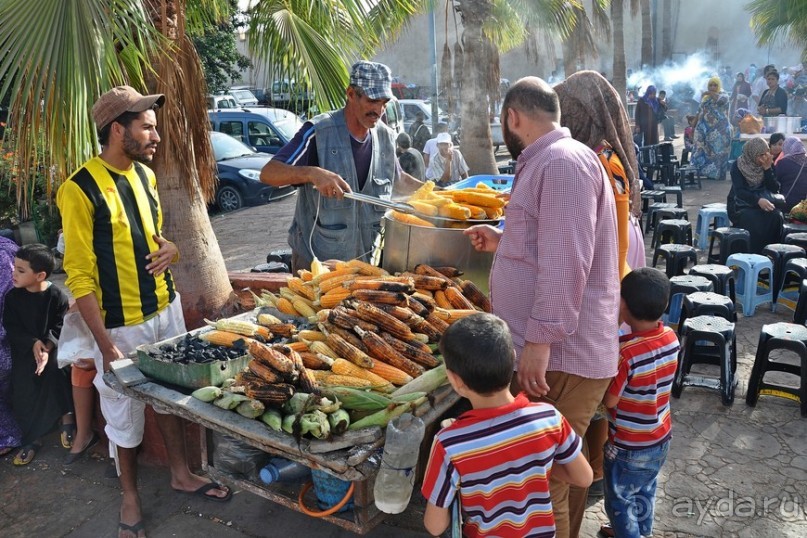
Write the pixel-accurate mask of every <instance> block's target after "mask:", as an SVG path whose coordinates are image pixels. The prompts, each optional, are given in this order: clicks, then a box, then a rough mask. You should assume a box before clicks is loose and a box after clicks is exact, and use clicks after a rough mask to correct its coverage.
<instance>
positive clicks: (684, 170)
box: [678, 166, 701, 190]
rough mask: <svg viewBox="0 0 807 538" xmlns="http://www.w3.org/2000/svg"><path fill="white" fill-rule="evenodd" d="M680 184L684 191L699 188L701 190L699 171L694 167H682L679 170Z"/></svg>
mask: <svg viewBox="0 0 807 538" xmlns="http://www.w3.org/2000/svg"><path fill="white" fill-rule="evenodd" d="M678 184H679V185H681V188H682V189H686V188H690V187H698V190H700V189H701V178H700V176H699V175H698V169H697V168H695V167H694V166H681V167H679V168H678Z"/></svg>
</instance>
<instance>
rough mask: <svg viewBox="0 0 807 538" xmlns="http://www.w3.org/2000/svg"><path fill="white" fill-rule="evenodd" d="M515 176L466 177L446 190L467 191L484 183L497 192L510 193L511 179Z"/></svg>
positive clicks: (483, 175) (485, 175)
mask: <svg viewBox="0 0 807 538" xmlns="http://www.w3.org/2000/svg"><path fill="white" fill-rule="evenodd" d="M514 178H515V176H513V175H510V174H496V175H490V174H480V175H476V176H468V179H463V180H461V181H457V182H456V183H453V184H452V185H450V186H448V187H447V189H449V190H452V189H467V188H468V187H476V185H477V184H478V183H484V184H485V185H487V186H488V187H490V188H491V189H494V190H496V191H498V192H510V189H511V188H512V187H513V179H514Z"/></svg>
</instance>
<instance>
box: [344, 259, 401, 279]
mask: <svg viewBox="0 0 807 538" xmlns="http://www.w3.org/2000/svg"><path fill="white" fill-rule="evenodd" d="M346 263H347V265H348V267H358V269H359V273H361V274H363V275H375V276H379V275H388V274H389V273H388V272H387V271H385V270H384V269H382V268H380V267H376V266H375V265H371V264H369V263H367V262H363V261H361V260H350V261H348V262H346ZM337 267H338V264H337Z"/></svg>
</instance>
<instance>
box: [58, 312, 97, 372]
mask: <svg viewBox="0 0 807 538" xmlns="http://www.w3.org/2000/svg"><path fill="white" fill-rule="evenodd" d="M96 349H97V348H96V345H95V338H94V337H93V335H92V333H91V332H90V328H89V327H87V324H86V323H84V318H82V317H81V314H80V313H79V312H68V313H67V314H65V316H64V323H63V324H62V332H61V334H60V335H59V344H58V346H57V352H56V362H57V364H58V365H59V368H64V367H65V366H68V365H72V364H73V363H74V362H76V361H77V360H78V359H92V358H94V357H95V350H96Z"/></svg>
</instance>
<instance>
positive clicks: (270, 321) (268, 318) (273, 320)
mask: <svg viewBox="0 0 807 538" xmlns="http://www.w3.org/2000/svg"><path fill="white" fill-rule="evenodd" d="M256 320H257V322H258V325H263V326H264V327H268V326H269V325H275V324H277V323H283V321H282V320H281V319H280V318H278V317H277V316H273V315H272V314H267V313H265V312H261V313H260V314H258V315H257V317H256Z"/></svg>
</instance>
